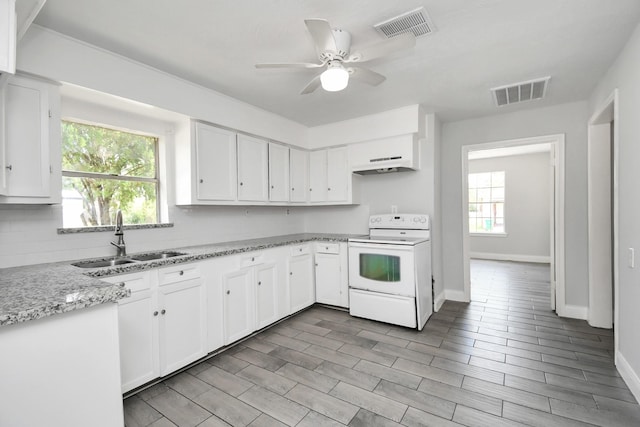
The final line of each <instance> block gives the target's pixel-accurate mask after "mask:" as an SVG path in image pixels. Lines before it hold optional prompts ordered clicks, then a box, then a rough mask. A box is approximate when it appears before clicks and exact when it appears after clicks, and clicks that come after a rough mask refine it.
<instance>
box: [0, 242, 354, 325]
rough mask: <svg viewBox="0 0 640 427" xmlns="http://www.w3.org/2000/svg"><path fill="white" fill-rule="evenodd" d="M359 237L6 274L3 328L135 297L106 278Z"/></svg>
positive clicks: (222, 246) (221, 246)
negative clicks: (264, 250)
mask: <svg viewBox="0 0 640 427" xmlns="http://www.w3.org/2000/svg"><path fill="white" fill-rule="evenodd" d="M353 236H355V235H349V234H310V233H305V234H289V235H285V236H274V237H265V238H260V239H251V240H239V241H233V242H224V243H215V244H211V245H202V246H190V247H184V248H171V249H164V250H163V251H169V250H171V251H177V252H181V253H184V254H185V255H181V256H176V257H173V258H167V259H160V260H154V261H145V262H135V263H130V264H123V265H118V266H113V267H103V268H91V269H82V268H79V267H75V266H73V265H71V263H72V262H76V261H81V260H73V261H65V262H59V263H52V264H38V265H29V266H24V267H13V268H5V269H0V327H1V326H7V325H11V324H13V323H19V322H26V321H29V320H36V319H40V318H43V317H47V316H51V315H54V314H58V313H65V312H68V311H72V310H77V309H81V308H87V307H91V306H95V305H98V304H104V303H107V302H115V301H118V300H119V299H122V298H126V297H127V296H129V295H130V291H129V290H128V289H126V288H124V287H123V286H122V285H119V284H117V285H114V284H110V283H107V282H104V281H101V280H100V279H99V278H100V277H107V276H112V275H116V274H123V273H132V272H136V271H143V270H148V269H151V268H157V267H162V266H166V265H172V264H181V263H185V262H193V261H198V260H204V259H208V258H213V257H218V256H225V255H232V254H236V253H242V252H249V251H256V250H262V249H268V248H274V247H278V246H285V245H292V244H296V243H304V242H311V241H334V242H346V241H347V240H348V238H349V237H353ZM158 252H159V251H158ZM104 259H109V258H104Z"/></svg>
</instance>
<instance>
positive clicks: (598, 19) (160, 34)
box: [35, 0, 640, 126]
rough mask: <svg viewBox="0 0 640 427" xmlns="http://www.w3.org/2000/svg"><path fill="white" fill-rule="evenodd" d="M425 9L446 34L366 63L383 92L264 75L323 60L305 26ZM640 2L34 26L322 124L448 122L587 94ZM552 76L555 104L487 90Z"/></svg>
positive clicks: (191, 13)
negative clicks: (497, 100) (515, 100)
mask: <svg viewBox="0 0 640 427" xmlns="http://www.w3.org/2000/svg"><path fill="white" fill-rule="evenodd" d="M419 6H424V7H425V8H426V9H427V12H428V13H429V15H430V16H431V20H432V21H433V23H434V25H435V27H436V29H437V31H436V32H435V33H433V34H431V35H428V36H425V37H422V38H418V39H417V44H416V47H415V48H414V49H412V50H409V51H406V52H402V53H397V54H394V55H393V56H391V57H387V58H386V59H379V60H375V61H372V62H370V63H368V67H369V68H371V69H372V70H374V71H376V72H379V73H381V74H383V75H385V76H386V77H387V80H386V81H385V82H384V83H382V84H381V85H380V86H377V87H370V86H366V85H364V84H362V83H360V82H357V81H352V82H350V84H349V86H348V88H347V89H346V90H344V91H342V92H337V93H329V92H324V91H323V90H321V89H320V90H318V91H316V92H314V93H312V94H309V95H299V92H300V90H301V89H302V88H303V87H304V86H305V85H306V84H307V82H308V81H309V80H310V79H311V78H312V77H313V76H315V74H316V73H317V71H314V70H282V69H281V70H272V69H260V70H258V69H256V68H255V67H254V64H255V63H258V62H290V61H294V62H307V61H312V62H314V61H315V60H316V58H315V51H314V46H313V43H312V40H311V37H310V36H309V34H308V33H307V31H306V28H305V25H304V19H308V18H324V19H327V20H329V22H330V23H331V24H332V25H333V26H334V27H339V28H342V29H345V30H348V31H349V32H351V34H352V38H353V39H352V40H353V42H352V45H353V46H355V47H360V46H365V45H368V44H373V43H376V42H378V41H381V40H383V39H382V37H381V36H380V35H379V34H378V33H377V32H376V31H375V30H374V29H373V27H372V26H373V24H375V23H377V22H380V21H383V20H385V19H388V18H390V17H393V16H395V15H398V14H400V13H403V12H406V11H409V10H412V9H415V8H416V7H419ZM639 17H640V1H638V0H606V1H603V0H562V1H558V0H402V1H389V0H349V1H345V0H181V1H176V0H135V1H132V0H49V1H47V2H46V4H45V6H44V7H43V9H42V11H41V12H40V14H39V15H38V17H37V18H36V21H35V22H36V23H37V24H39V25H42V26H44V27H48V28H51V29H53V30H55V31H58V32H60V33H63V34H66V35H69V36H71V37H74V38H77V39H80V40H83V41H86V42H88V43H90V44H93V45H96V46H99V47H102V48H104V49H107V50H110V51H113V52H116V53H119V54H121V55H124V56H127V57H130V58H133V59H136V60H138V61H140V62H143V63H145V64H148V65H151V66H153V67H156V68H158V69H161V70H164V71H166V72H169V73H171V74H174V75H177V76H180V77H183V78H185V79H187V80H191V81H193V82H196V83H198V84H201V85H203V86H206V87H209V88H211V89H214V90H217V91H219V92H222V93H224V94H227V95H230V96H232V97H234V98H237V99H240V100H243V101H245V102H248V103H250V104H253V105H256V106H258V107H261V108H264V109H265V110H269V111H272V112H274V113H277V114H280V115H282V116H284V117H288V118H290V119H292V120H295V121H297V122H299V123H302V124H305V125H308V126H315V125H320V124H325V123H330V122H335V121H340V120H344V119H348V118H353V117H358V116H362V115H366V114H372V113H377V112H381V111H385V110H389V109H392V108H396V107H400V106H405V105H410V104H422V105H424V106H425V108H426V109H427V111H430V112H436V113H437V114H438V116H439V117H440V118H441V119H442V120H444V121H452V120H460V119H464V118H469V117H476V116H482V115H491V114H497V113H501V112H507V111H515V110H519V109H524V108H536V107H540V106H544V105H552V104H559V103H565V102H571V101H577V100H584V99H587V97H588V96H589V94H590V92H591V90H592V89H593V87H594V86H595V84H596V83H597V81H598V80H599V79H600V78H601V77H602V75H603V74H604V73H605V71H606V70H607V68H608V67H609V66H610V65H611V63H612V62H613V60H614V59H615V57H616V56H617V54H618V53H619V51H620V50H621V49H622V47H623V46H624V43H625V42H626V40H627V39H628V38H629V36H630V34H631V32H632V31H633V29H634V27H635V26H636V24H637V23H638V21H639ZM544 76H551V81H550V83H549V88H548V91H547V97H546V98H545V99H544V100H541V101H531V102H528V103H523V104H520V105H511V106H507V107H501V108H498V107H495V105H494V103H493V100H492V96H491V93H490V91H489V89H490V88H492V87H496V86H502V85H505V84H510V83H516V82H519V81H523V80H530V79H534V78H538V77H544Z"/></svg>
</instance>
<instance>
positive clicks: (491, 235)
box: [469, 233, 509, 237]
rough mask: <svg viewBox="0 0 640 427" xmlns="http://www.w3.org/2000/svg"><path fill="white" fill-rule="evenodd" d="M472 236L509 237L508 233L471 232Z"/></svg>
mask: <svg viewBox="0 0 640 427" xmlns="http://www.w3.org/2000/svg"><path fill="white" fill-rule="evenodd" d="M469 236H471V237H508V236H509V234H507V233H469Z"/></svg>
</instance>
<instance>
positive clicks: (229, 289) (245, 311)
mask: <svg viewBox="0 0 640 427" xmlns="http://www.w3.org/2000/svg"><path fill="white" fill-rule="evenodd" d="M222 282H223V290H224V343H225V344H230V343H232V342H234V341H237V340H239V339H240V338H243V337H246V336H247V335H249V334H250V333H251V332H253V331H254V330H255V323H256V322H255V290H254V283H253V271H252V270H251V269H249V268H245V269H242V270H238V271H234V272H232V273H227V274H225V275H224V278H223V280H222Z"/></svg>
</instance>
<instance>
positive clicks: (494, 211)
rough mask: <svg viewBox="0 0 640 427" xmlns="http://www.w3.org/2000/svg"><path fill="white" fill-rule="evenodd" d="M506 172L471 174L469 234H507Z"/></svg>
mask: <svg viewBox="0 0 640 427" xmlns="http://www.w3.org/2000/svg"><path fill="white" fill-rule="evenodd" d="M504 189H505V173H504V171H495V172H482V173H470V174H469V233H472V234H505V224H504V220H505V218H504V212H505V211H504Z"/></svg>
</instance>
